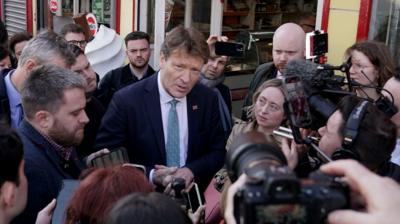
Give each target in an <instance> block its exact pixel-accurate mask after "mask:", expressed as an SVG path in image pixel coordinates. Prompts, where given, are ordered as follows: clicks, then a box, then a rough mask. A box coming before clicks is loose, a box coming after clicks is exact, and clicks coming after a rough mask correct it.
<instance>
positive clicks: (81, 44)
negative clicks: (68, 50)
mask: <svg viewBox="0 0 400 224" xmlns="http://www.w3.org/2000/svg"><path fill="white" fill-rule="evenodd" d="M68 43H70V44H73V45H77V46H81V47H82V46H86V44H87V41H86V40H69V41H68Z"/></svg>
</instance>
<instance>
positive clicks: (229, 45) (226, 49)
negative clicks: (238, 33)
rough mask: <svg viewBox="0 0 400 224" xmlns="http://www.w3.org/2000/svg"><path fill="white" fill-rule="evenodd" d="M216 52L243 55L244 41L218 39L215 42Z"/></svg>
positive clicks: (234, 55)
mask: <svg viewBox="0 0 400 224" xmlns="http://www.w3.org/2000/svg"><path fill="white" fill-rule="evenodd" d="M215 54H216V55H225V56H230V57H243V56H244V45H243V44H242V43H234V42H220V41H218V42H216V43H215Z"/></svg>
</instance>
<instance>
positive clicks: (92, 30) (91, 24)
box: [86, 13, 97, 36]
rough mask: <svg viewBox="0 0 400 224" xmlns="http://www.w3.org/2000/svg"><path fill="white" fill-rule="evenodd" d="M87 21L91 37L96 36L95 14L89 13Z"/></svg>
mask: <svg viewBox="0 0 400 224" xmlns="http://www.w3.org/2000/svg"><path fill="white" fill-rule="evenodd" d="M86 21H87V24H88V26H89V32H90V35H91V36H95V35H96V33H97V20H96V17H95V16H94V15H93V13H88V14H87V15H86Z"/></svg>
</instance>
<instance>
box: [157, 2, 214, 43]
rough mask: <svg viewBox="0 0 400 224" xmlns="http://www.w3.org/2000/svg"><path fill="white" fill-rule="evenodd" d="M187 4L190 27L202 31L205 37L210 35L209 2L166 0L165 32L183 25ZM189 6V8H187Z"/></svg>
mask: <svg viewBox="0 0 400 224" xmlns="http://www.w3.org/2000/svg"><path fill="white" fill-rule="evenodd" d="M186 4H188V11H189V12H188V15H190V18H191V19H190V21H187V23H188V24H190V25H189V26H190V27H194V28H196V29H198V30H200V31H202V32H203V33H204V35H205V37H208V36H209V35H210V15H211V0H175V1H173V0H169V1H168V0H167V1H166V3H165V31H166V32H168V31H170V30H171V29H173V28H174V27H176V26H179V25H182V26H183V25H185V21H184V20H185V8H186ZM189 6H191V7H189Z"/></svg>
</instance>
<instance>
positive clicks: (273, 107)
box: [257, 98, 282, 113]
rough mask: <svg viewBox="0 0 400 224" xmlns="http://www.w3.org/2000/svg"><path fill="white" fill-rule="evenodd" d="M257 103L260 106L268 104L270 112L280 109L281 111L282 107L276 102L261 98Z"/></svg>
mask: <svg viewBox="0 0 400 224" xmlns="http://www.w3.org/2000/svg"><path fill="white" fill-rule="evenodd" d="M257 104H258V106H259V107H265V105H267V108H266V109H267V111H268V112H271V113H275V112H278V111H280V110H281V109H282V108H281V107H280V106H278V105H276V104H275V103H271V102H268V101H266V100H265V99H260V98H259V99H258V100H257ZM263 109H264V108H263Z"/></svg>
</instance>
